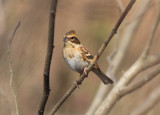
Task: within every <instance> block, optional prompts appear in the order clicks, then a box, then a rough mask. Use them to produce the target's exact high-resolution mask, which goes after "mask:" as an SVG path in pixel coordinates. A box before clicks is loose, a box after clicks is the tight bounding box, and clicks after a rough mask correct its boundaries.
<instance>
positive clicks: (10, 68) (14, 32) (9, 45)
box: [8, 21, 21, 115]
mask: <svg viewBox="0 0 160 115" xmlns="http://www.w3.org/2000/svg"><path fill="white" fill-rule="evenodd" d="M20 24H21V22H20V21H19V22H18V24H17V26H16V27H15V29H14V31H13V34H12V37H11V38H10V39H9V41H8V66H9V71H10V74H11V75H10V83H9V86H10V90H11V92H12V95H13V97H14V103H15V107H16V115H19V111H18V103H17V96H16V94H15V92H14V89H13V87H12V85H13V84H12V83H13V69H12V64H11V57H10V49H11V44H12V41H13V38H14V36H15V34H16V31H17V29H18V28H19V26H20Z"/></svg>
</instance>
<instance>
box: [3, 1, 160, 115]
mask: <svg viewBox="0 0 160 115" xmlns="http://www.w3.org/2000/svg"><path fill="white" fill-rule="evenodd" d="M139 1H142V0H139ZM139 1H137V3H136V4H135V6H134V7H133V9H132V11H131V12H130V13H129V15H128V16H127V18H126V19H125V20H126V21H129V20H130V19H131V17H132V12H133V11H135V10H136V8H137V6H138V4H139ZM128 2H129V1H128V0H122V3H123V5H124V6H126V5H127V3H128ZM49 8H50V1H47V0H1V1H0V114H1V115H9V114H11V113H13V114H14V113H15V105H14V101H13V96H12V94H11V92H10V89H9V80H10V73H9V68H8V62H7V45H8V40H9V38H10V37H11V35H12V32H13V30H14V28H15V27H16V25H17V23H18V21H21V26H20V28H19V29H18V31H17V33H16V35H15V37H14V40H13V43H12V45H11V62H12V66H13V71H14V75H13V77H14V78H13V88H14V91H15V93H16V95H17V99H18V106H19V112H20V115H36V114H37V110H38V106H39V103H40V99H41V96H42V89H43V88H42V87H43V68H44V61H45V55H46V45H47V37H48V20H49V18H48V17H49V16H48V15H49ZM156 12H157V8H156V2H151V7H150V8H149V9H148V11H147V12H146V13H145V15H144V17H143V21H142V23H141V24H140V25H139V28H138V29H137V32H136V35H134V37H133V39H132V43H131V45H130V46H129V48H128V51H127V54H126V56H125V58H124V60H125V61H124V62H123V63H122V65H121V68H120V69H119V72H118V74H117V77H119V76H121V75H122V74H123V72H124V71H125V70H127V68H128V67H130V65H132V64H133V63H134V61H135V60H136V59H137V58H138V57H139V55H140V53H141V52H142V50H143V47H144V46H145V43H146V41H147V38H148V36H149V34H150V30H151V26H152V24H153V21H154V19H155V17H156ZM120 14H121V13H120V12H119V9H118V6H117V3H116V2H115V0H99V1H97V0H78V1H77V0H59V1H58V8H57V15H56V29H55V42H54V45H55V48H54V52H53V53H54V54H53V60H52V65H51V74H50V87H51V93H50V97H49V100H48V103H47V106H46V111H45V113H46V114H47V113H48V112H49V111H50V110H51V108H52V107H53V106H54V105H55V104H56V102H57V101H58V100H59V99H60V98H61V97H62V96H63V94H64V93H65V91H67V89H68V88H69V87H70V86H71V85H72V84H73V82H74V81H75V79H77V77H78V76H79V75H78V74H77V73H75V72H73V71H72V70H70V69H69V68H68V66H67V65H66V63H65V62H64V59H63V56H62V48H63V35H64V34H65V33H66V32H67V31H69V30H71V29H74V30H76V31H77V33H78V38H79V39H80V41H81V42H82V43H83V44H84V46H86V47H87V48H88V49H89V50H90V51H91V52H92V54H93V55H94V54H95V53H96V52H97V50H98V48H99V47H100V45H101V44H102V43H103V41H104V40H105V39H106V38H107V35H108V34H109V32H111V29H112V27H113V26H114V24H115V22H116V21H117V19H118V18H119V16H120ZM159 31H160V27H158V30H157V31H156V35H155V37H154V40H153V43H152V49H151V52H150V54H155V53H157V52H159V51H160V47H159V44H160V39H159V36H160V34H159ZM113 43H114V40H112V41H111V42H110V44H109V46H108V47H107V49H106V50H105V52H104V53H103V55H102V56H101V58H100V59H99V61H98V63H99V65H100V66H101V68H102V70H103V71H104V72H105V71H106V70H107V67H108V62H107V60H106V56H107V55H109V54H110V52H111V51H112V50H113V45H114V44H113ZM137 77H138V76H137ZM159 82H160V80H159V78H158V77H156V78H155V79H154V80H152V81H151V82H149V83H148V84H147V85H145V86H144V87H142V88H141V89H139V90H137V91H135V92H134V93H131V94H129V95H127V96H125V97H124V98H122V99H121V100H120V101H119V102H118V103H117V104H116V105H115V107H114V108H113V109H112V111H111V113H110V115H117V113H118V115H127V114H128V113H129V112H131V111H132V110H133V109H134V108H135V107H136V106H137V105H139V104H140V103H142V102H143V100H145V98H146V97H147V95H148V94H149V93H150V92H151V91H152V89H153V88H154V87H156V86H157V84H159ZM99 83H100V80H99V79H98V78H97V77H96V76H95V75H94V74H93V73H90V75H89V77H88V78H87V79H86V80H85V81H84V82H83V84H82V86H81V87H80V89H77V90H76V91H75V92H74V93H73V95H72V96H71V97H70V98H69V99H68V100H67V101H66V102H65V104H64V105H63V106H62V108H61V109H60V110H59V111H58V113H57V115H64V114H65V115H82V114H84V113H85V112H86V110H87V109H88V107H89V105H90V103H91V101H92V99H93V98H94V95H95V93H96V89H97V88H98V85H99ZM159 107H160V104H158V105H157V106H156V107H155V108H154V109H153V110H152V111H151V112H150V114H154V115H158V114H159V113H160V110H159Z"/></svg>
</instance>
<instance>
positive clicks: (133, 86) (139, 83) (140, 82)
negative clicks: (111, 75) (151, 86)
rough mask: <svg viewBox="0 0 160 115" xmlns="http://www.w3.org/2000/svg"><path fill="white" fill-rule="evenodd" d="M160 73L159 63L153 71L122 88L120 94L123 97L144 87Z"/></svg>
mask: <svg viewBox="0 0 160 115" xmlns="http://www.w3.org/2000/svg"><path fill="white" fill-rule="evenodd" d="M159 73H160V65H158V67H156V69H154V70H153V71H152V72H151V73H149V74H147V75H146V76H145V77H143V78H141V79H140V80H137V82H135V83H133V84H131V85H129V86H125V87H124V88H122V89H120V96H121V97H122V96H124V95H126V94H128V93H131V92H133V91H135V90H136V89H138V88H140V87H142V86H143V85H145V84H146V83H148V82H149V81H151V80H152V79H153V78H154V77H156V76H157V75H158V74H159Z"/></svg>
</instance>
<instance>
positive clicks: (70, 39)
mask: <svg viewBox="0 0 160 115" xmlns="http://www.w3.org/2000/svg"><path fill="white" fill-rule="evenodd" d="M64 43H65V44H68V43H72V44H80V41H79V40H78V39H77V35H76V32H75V30H71V31H69V32H67V33H66V34H65V35H64Z"/></svg>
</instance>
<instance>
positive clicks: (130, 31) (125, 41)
mask: <svg viewBox="0 0 160 115" xmlns="http://www.w3.org/2000/svg"><path fill="white" fill-rule="evenodd" d="M116 1H119V0H116ZM149 1H150V0H146V1H144V2H143V3H141V4H140V5H139V7H138V8H137V11H138V12H137V11H135V12H134V13H133V19H134V20H133V19H132V21H130V22H129V23H128V22H125V23H123V24H122V25H121V26H122V27H121V29H120V30H119V32H118V35H117V37H118V36H119V35H121V34H122V32H123V30H124V29H125V28H124V27H125V26H127V27H126V29H125V30H126V32H125V34H123V36H122V37H121V38H122V41H121V44H120V47H119V48H117V41H118V40H116V41H115V46H114V51H113V52H112V54H110V56H109V57H108V58H107V59H108V62H109V67H108V69H107V72H106V73H107V75H109V76H111V78H112V79H113V81H114V85H116V78H115V74H116V72H117V70H118V68H119V66H120V64H121V62H122V60H123V59H124V56H125V54H126V52H127V49H128V48H127V47H128V46H129V44H130V42H131V40H132V38H133V36H134V35H135V32H136V30H137V27H138V26H139V24H140V23H141V21H142V18H143V15H144V14H145V13H146V12H147V9H148V4H149ZM117 37H116V39H117ZM112 58H113V59H112ZM111 88H112V87H111V86H108V87H106V86H104V85H103V83H101V84H100V86H99V88H98V91H97V93H96V96H95V98H94V99H93V102H92V103H91V106H90V107H89V109H88V110H87V112H86V115H91V114H93V113H94V112H95V110H96V109H97V108H98V107H99V105H100V103H101V102H102V101H103V99H104V96H106V95H107V94H108V93H109V91H110V89H111Z"/></svg>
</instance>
